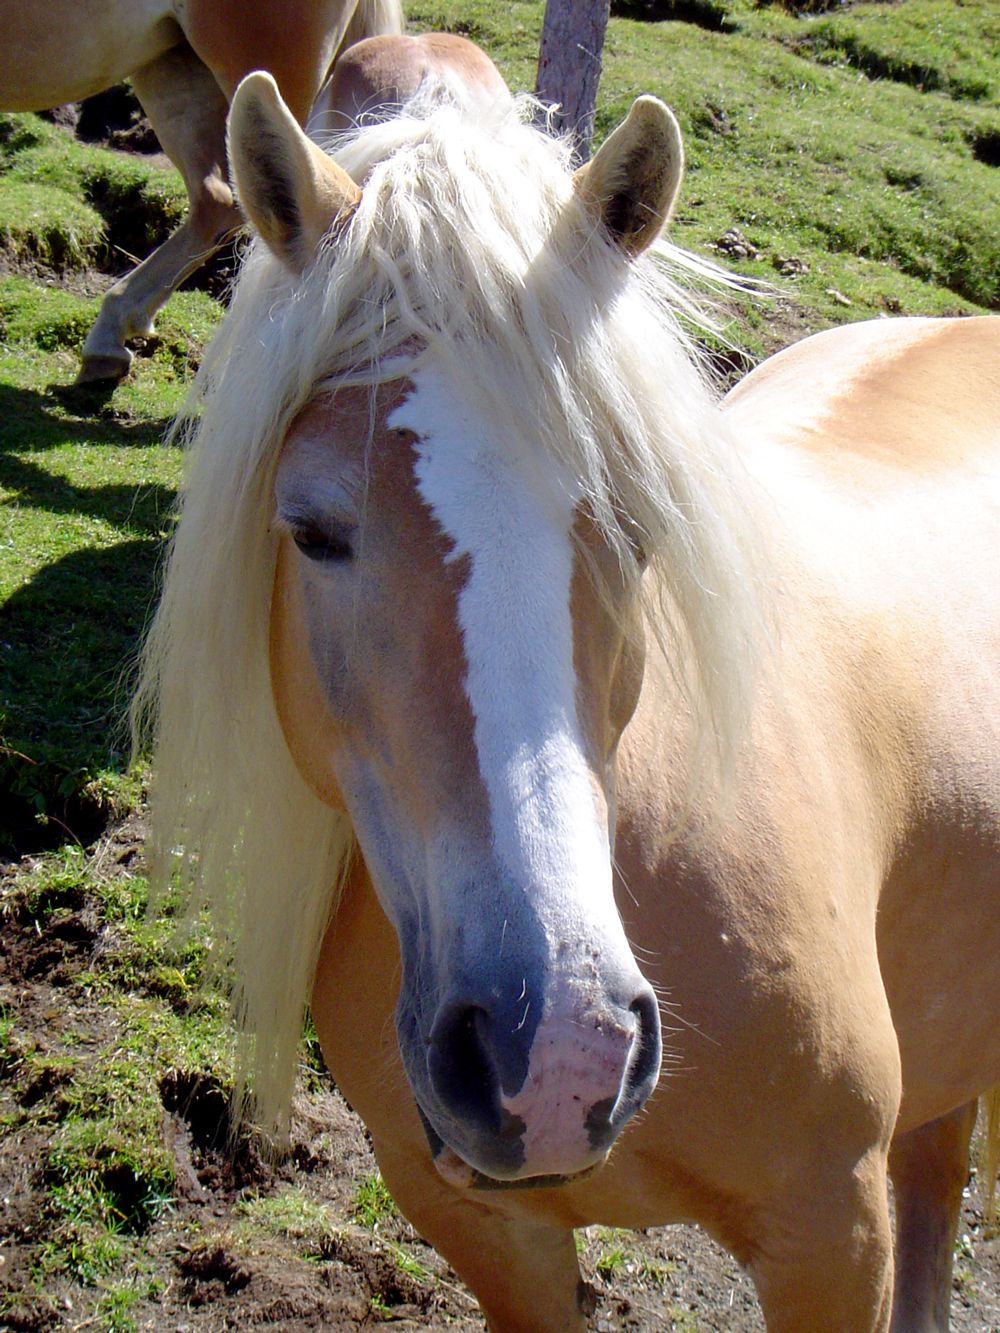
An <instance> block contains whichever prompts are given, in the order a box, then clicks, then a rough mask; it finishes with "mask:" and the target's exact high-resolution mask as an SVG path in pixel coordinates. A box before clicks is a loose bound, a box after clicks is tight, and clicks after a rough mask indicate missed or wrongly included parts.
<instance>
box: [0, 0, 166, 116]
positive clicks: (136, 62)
mask: <svg viewBox="0 0 1000 1333" xmlns="http://www.w3.org/2000/svg"><path fill="white" fill-rule="evenodd" d="M0 32H2V33H3V34H4V40H3V42H0V107H2V108H3V109H4V110H7V111H42V110H45V109H46V108H48V107H52V106H59V105H60V104H62V103H63V102H75V101H79V100H80V99H81V98H83V97H89V96H91V95H92V94H93V93H97V92H101V91H102V90H103V89H105V88H108V87H110V86H111V84H113V83H117V82H118V81H119V80H120V79H123V78H125V77H126V76H127V75H129V74H132V73H134V72H135V71H136V70H137V69H141V68H142V66H143V65H146V64H148V63H149V62H150V61H151V60H155V59H156V57H157V56H158V55H161V54H162V53H163V52H164V51H166V50H169V48H170V47H172V46H174V45H176V43H177V41H178V40H179V38H180V29H179V28H178V26H177V24H176V22H175V20H174V19H173V17H172V16H171V15H170V12H169V5H168V4H167V3H166V2H165V0H72V2H71V3H66V0H63V2H62V3H56V4H44V5H43V4H40V3H38V0H34V3H27V4H25V3H23V0H22V2H21V3H18V0H0Z"/></svg>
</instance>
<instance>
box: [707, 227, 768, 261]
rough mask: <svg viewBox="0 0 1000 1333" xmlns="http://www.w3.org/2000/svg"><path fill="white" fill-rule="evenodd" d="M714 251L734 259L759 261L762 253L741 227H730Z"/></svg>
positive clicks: (718, 241)
mask: <svg viewBox="0 0 1000 1333" xmlns="http://www.w3.org/2000/svg"><path fill="white" fill-rule="evenodd" d="M714 249H716V250H719V251H720V252H721V253H722V254H724V255H729V256H730V257H731V258H733V259H759V258H760V251H759V250H758V249H757V247H756V246H755V245H754V244H753V242H752V241H748V240H747V238H746V237H745V236H744V235H743V233H742V232H741V231H740V229H739V227H730V228H729V230H728V231H724V232H723V233H722V235H721V236H720V237H719V239H718V240H717V241H716V242H715V246H714Z"/></svg>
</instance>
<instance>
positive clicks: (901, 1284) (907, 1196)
mask: <svg viewBox="0 0 1000 1333" xmlns="http://www.w3.org/2000/svg"><path fill="white" fill-rule="evenodd" d="M975 1123H976V1102H975V1101H971V1102H967V1103H966V1104H965V1105H964V1106H959V1107H958V1108H957V1109H956V1110H954V1111H952V1112H950V1114H948V1115H944V1116H942V1117H941V1118H940V1119H939V1120H932V1121H930V1122H929V1123H928V1124H926V1125H921V1126H920V1127H919V1129H913V1130H910V1132H909V1133H908V1134H901V1135H899V1137H898V1138H896V1139H895V1140H894V1141H893V1145H892V1150H891V1152H890V1155H889V1170H890V1173H891V1175H892V1184H893V1188H894V1190H895V1194H896V1293H895V1298H894V1300H893V1306H892V1329H893V1333H944V1330H946V1329H947V1327H948V1313H949V1306H950V1304H951V1265H952V1253H953V1247H954V1242H955V1232H956V1229H957V1227H958V1217H959V1213H960V1211H961V1207H962V1190H963V1188H964V1187H965V1182H966V1178H967V1176H968V1171H969V1139H970V1137H971V1135H972V1130H973V1127H974V1126H975Z"/></svg>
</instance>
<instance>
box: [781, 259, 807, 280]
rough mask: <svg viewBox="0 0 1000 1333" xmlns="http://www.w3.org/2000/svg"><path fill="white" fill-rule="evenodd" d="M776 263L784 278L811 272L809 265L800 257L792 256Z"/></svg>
mask: <svg viewBox="0 0 1000 1333" xmlns="http://www.w3.org/2000/svg"><path fill="white" fill-rule="evenodd" d="M774 263H775V267H776V268H777V270H778V272H779V273H780V274H781V276H782V277H783V278H793V277H795V276H796V274H799V273H808V272H809V265H808V264H807V263H806V261H805V260H804V259H800V258H799V257H798V255H790V256H789V257H788V259H776V260H775V261H774Z"/></svg>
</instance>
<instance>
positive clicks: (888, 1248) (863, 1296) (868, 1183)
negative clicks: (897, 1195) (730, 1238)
mask: <svg viewBox="0 0 1000 1333" xmlns="http://www.w3.org/2000/svg"><path fill="white" fill-rule="evenodd" d="M823 1151H824V1153H825V1155H826V1160H825V1161H822V1162H819V1163H817V1171H816V1172H815V1173H814V1174H813V1176H812V1178H811V1179H810V1180H809V1181H808V1182H805V1181H802V1180H799V1181H798V1183H797V1187H796V1190H795V1193H794V1195H791V1196H789V1197H787V1198H785V1199H783V1200H782V1201H781V1202H780V1204H779V1205H777V1206H772V1207H771V1208H769V1209H768V1210H767V1213H766V1216H760V1215H758V1216H757V1217H756V1218H755V1234H754V1238H753V1252H752V1256H751V1258H750V1262H749V1265H748V1266H749V1268H750V1272H751V1274H752V1276H753V1279H754V1282H755V1284H756V1286H757V1293H758V1295H759V1297H760V1303H761V1308H762V1310H763V1312H764V1318H765V1321H766V1323H767V1328H768V1333H805V1330H807V1329H808V1330H809V1333H886V1330H888V1328H889V1317H890V1310H891V1303H892V1273H893V1261H892V1229H891V1225H890V1220H889V1197H888V1192H889V1187H888V1179H887V1171H886V1160H885V1150H884V1148H880V1149H872V1150H871V1151H870V1152H869V1153H868V1154H867V1155H866V1156H865V1157H864V1158H862V1160H861V1161H859V1162H855V1163H854V1165H853V1169H852V1167H851V1164H850V1162H841V1163H840V1164H839V1165H838V1146H837V1144H836V1143H835V1142H831V1143H829V1144H827V1145H826V1147H825V1149H824V1150H823Z"/></svg>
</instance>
